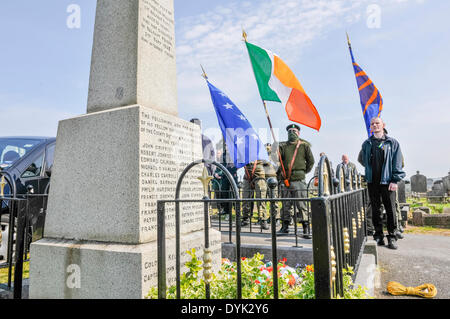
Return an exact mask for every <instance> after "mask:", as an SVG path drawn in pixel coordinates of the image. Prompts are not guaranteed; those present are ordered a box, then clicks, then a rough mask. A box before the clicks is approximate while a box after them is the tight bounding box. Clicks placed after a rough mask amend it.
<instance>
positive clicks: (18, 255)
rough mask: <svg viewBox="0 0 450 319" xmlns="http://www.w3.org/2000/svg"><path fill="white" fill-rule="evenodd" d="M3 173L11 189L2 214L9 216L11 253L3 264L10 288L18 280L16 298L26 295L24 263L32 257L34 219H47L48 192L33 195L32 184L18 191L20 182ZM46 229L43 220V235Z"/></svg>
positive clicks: (0, 200) (0, 204) (3, 201)
mask: <svg viewBox="0 0 450 319" xmlns="http://www.w3.org/2000/svg"><path fill="white" fill-rule="evenodd" d="M1 175H2V176H4V177H5V178H6V182H7V184H8V186H9V190H10V192H9V194H2V196H0V208H1V213H2V214H1V215H6V216H8V225H7V227H8V238H7V256H6V262H3V263H1V264H0V266H1V268H6V267H7V268H8V282H7V289H9V290H10V289H11V288H12V283H14V293H13V296H14V299H20V298H21V297H22V281H23V263H24V261H26V260H27V259H28V256H29V247H30V244H31V242H32V241H33V229H34V228H35V227H36V223H35V222H33V221H36V220H37V219H38V217H41V218H43V219H44V220H45V214H46V210H47V202H48V194H33V192H34V189H33V187H32V186H29V187H28V188H27V194H17V190H16V185H15V183H14V180H13V179H12V178H11V176H10V175H9V174H8V173H7V172H1ZM39 215H40V216H39ZM33 217H34V218H33ZM34 230H35V229H34ZM43 232H44V229H43V223H42V227H41V228H40V229H39V233H40V235H39V237H42V236H43ZM4 242H5V240H4V239H2V244H4ZM13 267H14V274H13ZM12 279H14V280H12Z"/></svg>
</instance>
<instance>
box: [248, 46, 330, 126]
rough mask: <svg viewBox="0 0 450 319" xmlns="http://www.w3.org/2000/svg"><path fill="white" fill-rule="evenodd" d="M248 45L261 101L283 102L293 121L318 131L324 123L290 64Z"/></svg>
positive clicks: (272, 54)
mask: <svg viewBox="0 0 450 319" xmlns="http://www.w3.org/2000/svg"><path fill="white" fill-rule="evenodd" d="M246 45H247V49H248V53H249V55H250V60H251V62H252V66H253V72H254V73H255V78H256V82H257V83H258V88H259V94H260V95H261V98H262V99H263V100H264V101H274V102H281V103H282V104H283V105H284V106H285V108H286V113H287V115H288V117H289V119H290V120H291V121H293V122H297V123H299V124H303V125H305V126H308V127H311V128H313V129H315V130H317V131H318V130H319V129H320V126H321V123H322V122H321V120H320V116H319V113H318V112H317V110H316V108H315V106H314V104H313V103H312V102H311V100H310V98H309V97H308V95H307V94H306V92H305V90H304V89H303V87H302V86H301V84H300V82H299V81H298V79H297V78H296V77H295V75H294V73H293V72H292V71H291V69H290V68H289V67H288V66H287V65H286V63H284V62H283V60H281V59H280V57H278V56H277V55H276V54H274V53H272V52H270V51H269V50H265V49H263V48H260V47H258V46H256V45H253V44H251V43H248V42H246Z"/></svg>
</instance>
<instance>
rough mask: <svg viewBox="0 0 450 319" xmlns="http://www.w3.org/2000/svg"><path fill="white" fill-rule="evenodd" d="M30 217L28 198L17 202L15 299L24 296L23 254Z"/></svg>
mask: <svg viewBox="0 0 450 319" xmlns="http://www.w3.org/2000/svg"><path fill="white" fill-rule="evenodd" d="M27 217H28V200H27V201H26V202H25V201H23V200H19V201H18V202H17V234H16V258H15V259H16V263H15V267H14V299H21V298H22V276H23V254H24V246H25V228H26V226H27Z"/></svg>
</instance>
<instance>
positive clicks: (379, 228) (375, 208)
mask: <svg viewBox="0 0 450 319" xmlns="http://www.w3.org/2000/svg"><path fill="white" fill-rule="evenodd" d="M367 187H368V189H369V197H370V204H371V206H372V223H373V227H374V229H375V234H374V236H373V237H374V238H383V237H384V234H383V220H382V218H381V203H383V205H384V209H385V210H386V217H387V231H388V237H395V231H396V229H397V218H396V215H395V214H396V210H395V194H396V193H395V192H391V191H389V185H380V184H370V183H369V184H367Z"/></svg>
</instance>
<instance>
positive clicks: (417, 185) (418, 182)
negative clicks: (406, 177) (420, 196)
mask: <svg viewBox="0 0 450 319" xmlns="http://www.w3.org/2000/svg"><path fill="white" fill-rule="evenodd" d="M411 192H415V193H426V192H427V178H426V177H425V176H424V175H421V174H420V172H419V171H417V174H416V175H413V176H411Z"/></svg>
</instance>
